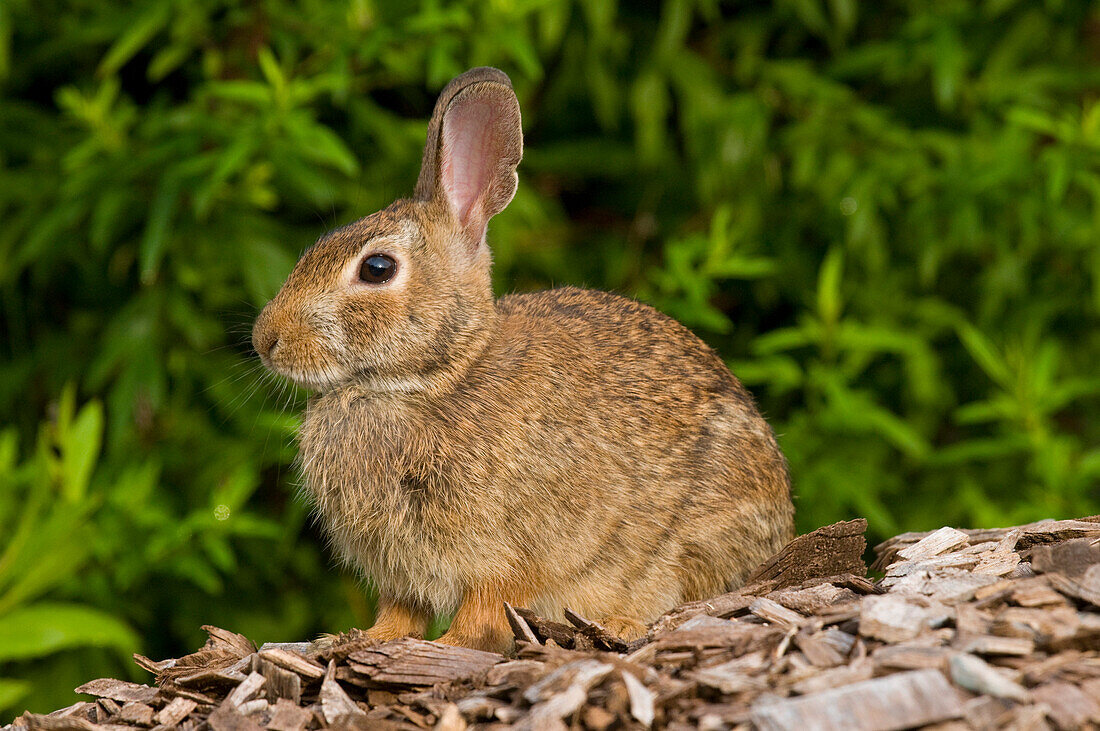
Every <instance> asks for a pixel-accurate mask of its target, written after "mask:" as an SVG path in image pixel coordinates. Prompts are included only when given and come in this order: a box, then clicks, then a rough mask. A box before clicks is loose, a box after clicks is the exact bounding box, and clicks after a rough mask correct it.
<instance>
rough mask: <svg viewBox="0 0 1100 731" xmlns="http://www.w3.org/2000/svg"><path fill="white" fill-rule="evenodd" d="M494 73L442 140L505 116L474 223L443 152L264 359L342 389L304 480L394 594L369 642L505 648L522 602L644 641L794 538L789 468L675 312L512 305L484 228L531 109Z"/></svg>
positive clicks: (315, 432) (334, 533)
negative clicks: (649, 631) (671, 613)
mask: <svg viewBox="0 0 1100 731" xmlns="http://www.w3.org/2000/svg"><path fill="white" fill-rule="evenodd" d="M471 73H472V74H473V75H472V76H471V78H470V79H468V80H467V81H466V82H464V81H463V80H464V78H465V75H464V76H463V77H459V78H458V79H456V80H455V81H453V82H452V83H451V84H450V85H449V86H448V89H447V90H446V91H445V93H444V95H442V96H441V101H440V104H439V105H437V109H436V114H435V117H433V122H432V126H431V127H430V128H429V129H430V133H431V131H432V130H434V134H435V135H436V137H437V140H438V138H439V135H441V134H442V133H441V131H440V130H441V129H442V127H443V126H444V125H445V122H446V120H447V119H448V117H447V116H446V115H447V114H448V111H449V110H450V109H453V108H454V107H453V105H454V104H455V103H456V102H455V101H453V100H459V102H458V103H462V100H464V99H465V100H469V99H474V100H475V101H477V102H478V103H486V104H490V105H494V106H492V107H491V109H492V110H493V113H492V114H491V115H489V117H488V118H489V119H490V124H491V125H493V130H492V134H491V139H490V140H489V142H488V143H487V144H484V145H481V146H480V147H477V149H489V150H490V151H491V152H490V153H489V154H491V155H492V156H493V157H492V162H493V167H492V170H493V171H494V172H493V173H492V180H491V181H489V183H488V192H487V193H486V194H484V195H481V196H480V197H478V198H477V200H476V201H475V204H476V205H475V206H471V208H470V210H472V211H474V213H472V214H470V215H468V216H466V217H465V218H464V217H463V215H462V213H461V212H458V211H456V208H455V205H454V204H453V202H449V201H451V199H449V198H448V197H447V195H445V194H444V193H443V192H441V191H440V185H439V183H438V180H439V178H440V173H439V170H441V169H443V168H444V167H445V166H446V165H448V164H451V160H450V159H449V158H448V157H447V154H448V153H447V151H446V150H441V149H440V145H438V144H434V143H433V139H432V137H429V143H428V145H427V146H426V148H425V158H426V162H425V171H427V172H425V173H423V174H422V175H421V184H420V185H418V189H417V192H418V198H417V199H416V200H410V201H398V202H396V203H394V204H393V205H392V206H390V207H389V208H388V209H386V210H384V211H381V212H379V213H376V214H374V215H372V216H368V217H367V218H365V219H362V220H361V221H358V222H356V223H354V224H351V225H350V226H347V227H345V228H343V229H340V230H338V231H335V232H333V233H331V234H329V235H328V236H326V237H324V238H322V239H321V240H320V241H319V242H318V243H317V244H316V245H315V246H314V247H313V248H312V249H310V250H309V251H308V252H307V253H306V254H305V255H304V256H303V257H302V259H301V261H299V263H298V265H297V266H296V267H295V269H294V271H293V272H292V273H291V275H290V277H289V279H288V280H287V282H286V284H285V285H284V287H283V289H282V290H281V291H280V292H279V294H278V295H277V296H276V297H275V299H274V300H272V301H271V302H270V303H269V304H268V306H267V307H265V308H264V311H263V312H262V313H261V315H260V317H259V318H258V319H257V321H256V325H255V329H254V333H253V341H254V343H255V345H256V349H257V351H258V352H259V353H260V355H261V358H262V359H263V360H264V362H265V364H266V365H268V366H269V367H271V368H273V369H274V370H276V371H278V372H281V373H283V374H285V375H288V376H290V377H292V378H294V379H295V380H297V381H299V382H300V383H303V384H304V385H307V386H310V387H312V388H314V389H316V390H317V391H319V393H318V395H317V396H316V397H314V398H313V399H312V400H311V402H310V404H309V406H308V408H307V411H306V415H305V420H304V423H303V426H302V430H301V435H300V439H301V460H302V466H303V471H304V474H305V477H306V482H307V486H308V489H309V492H310V494H311V496H312V497H313V499H314V500H315V501H316V505H317V509H318V511H319V513H320V515H321V517H322V519H323V523H324V525H325V527H326V529H327V531H328V533H329V535H330V536H331V537H332V539H333V543H334V545H335V546H336V548H337V549H338V551H339V553H340V555H341V556H342V557H343V559H344V560H345V561H347V562H348V563H350V564H351V565H354V566H356V567H358V568H359V569H360V570H361V571H362V572H363V573H364V574H365V575H366V576H368V577H370V578H371V579H372V580H373V581H374V582H375V584H376V585H377V587H378V590H379V592H380V596H381V602H380V612H379V619H378V621H377V622H376V624H375V626H374V627H373V628H372V629H371V631H370V634H372V635H373V636H375V637H378V638H380V639H390V638H393V637H398V636H401V635H404V634H422V633H423V631H424V629H425V628H426V626H427V621H428V618H429V616H430V615H431V614H433V613H442V612H449V611H454V610H455V609H457V610H458V613H457V615H456V616H455V619H454V622H453V623H452V626H451V629H450V631H449V632H448V633H447V634H446V635H444V637H443V638H442V641H445V642H450V643H454V644H461V645H467V646H472V647H481V648H487V649H497V650H499V649H503V648H504V647H506V645H507V644H508V643H509V638H510V632H509V631H508V626H507V623H506V621H505V618H504V614H503V611H502V605H501V603H502V602H503V601H508V602H511V603H513V604H517V605H524V606H531V607H533V608H534V609H535V611H537V612H540V613H542V614H545V615H549V616H560V615H561V613H562V609H563V608H565V607H569V608H570V609H572V610H574V611H576V612H578V613H580V614H581V615H584V616H587V617H591V618H593V619H596V620H599V621H604V622H607V623H608V624H609V625H611V626H613V627H614V628H616V629H617V630H618V631H620V632H622V633H624V634H627V635H635V634H637V633H638V632H639V631H641V630H642V629H643V627H644V623H646V622H648V621H651V620H652V619H654V618H655V617H656V616H658V615H659V614H660V613H662V612H663V611H665V610H667V609H669V608H671V607H672V606H674V605H676V604H677V603H680V602H683V601H688V600H693V599H700V598H705V597H708V596H712V595H714V594H716V593H719V592H721V591H723V590H725V589H726V588H728V587H731V586H736V585H739V584H740V583H741V582H743V581H744V579H745V576H746V575H747V573H748V571H750V570H751V569H752V568H754V567H755V566H756V565H758V564H759V563H760V562H761V561H763V560H764V559H765V558H767V557H768V556H769V555H770V554H772V553H773V552H774V551H776V550H777V549H778V548H779V547H780V546H781V545H782V544H783V543H784V542H785V541H786V540H787V539H788V538H789V537H790V536H791V534H792V516H793V506H792V504H791V498H790V483H789V479H788V476H787V467H786V462H785V460H784V459H783V456H782V454H781V453H780V451H779V447H778V445H777V444H776V441H775V437H774V435H773V433H772V431H771V429H770V428H769V427H768V425H767V423H766V422H765V421H764V420H763V418H761V416H760V415H759V413H758V412H757V410H756V408H755V407H754V405H753V402H752V398H751V396H749V394H748V393H747V392H746V391H745V389H744V388H743V387H742V386H741V384H740V383H739V382H738V381H737V379H736V378H734V377H733V376H732V375H731V374H730V372H729V371H728V369H727V368H726V366H725V365H724V364H723V363H722V361H721V360H720V359H719V358H718V357H717V356H716V355H715V354H714V352H713V351H711V350H710V349H709V348H708V347H707V346H706V345H705V344H703V343H702V342H701V341H700V340H699V339H698V338H696V337H695V336H694V335H693V334H692V333H691V332H690V331H688V330H687V329H686V328H684V327H683V326H682V325H680V324H679V323H677V322H675V321H674V320H672V319H670V318H668V317H666V316H664V315H662V314H661V313H659V312H657V311H656V310H654V309H652V308H650V307H648V306H646V305H643V304H639V303H637V302H634V301H632V300H629V299H625V298H622V297H617V296H615V295H611V294H606V293H603V292H594V291H586V290H579V289H573V288H565V289H558V290H551V291H547V292H538V293H534V294H521V295H511V296H508V297H504V298H502V299H500V300H497V301H494V299H493V297H492V293H491V289H490V281H489V269H490V255H489V251H488V248H487V247H486V246H485V244H484V240H483V237H484V222H483V221H482V217H483V219H484V221H485V222H487V220H488V218H489V217H491V216H492V215H494V214H495V213H497V212H499V210H500V209H502V208H503V207H504V205H506V204H507V202H508V200H510V199H511V193H512V190H514V184H513V187H512V190H509V189H508V179H507V178H508V176H509V175H511V176H514V175H515V172H514V171H515V166H516V165H518V163H519V155H518V154H517V152H516V150H515V145H518V144H521V143H520V142H518V130H519V117H518V106H517V107H515V112H514V115H513V113H512V111H511V109H512V106H511V105H512V102H514V95H512V93H511V88H510V86H506V85H505V83H506V81H507V77H504V76H503V74H500V75H499V76H496V75H495V74H491V73H489V72H486V71H485V70H477V71H476V72H471ZM496 73H497V74H499V72H496ZM501 77H503V79H504V80H503V81H501ZM479 90H480V91H479ZM505 92H507V93H505ZM509 99H510V100H512V102H510V101H509ZM484 100H488V101H484ZM497 106H500V107H501V108H502V109H503V111H500V112H499V113H497V112H496V109H497ZM483 116H484V115H483ZM478 129H479V130H480V128H478ZM465 131H466V130H465V129H464V128H460V129H458V130H457V131H456V132H455V133H454V134H455V135H459V137H456V139H461V134H463V133H464V132H465ZM456 144H458V143H456ZM429 158H430V160H429ZM501 159H505V160H506V162H507V164H500V160H501ZM426 179H427V181H428V182H425V180H426ZM432 181H435V182H432ZM501 191H504V192H503V193H502V192H501ZM477 206H482V208H477ZM373 251H385V252H387V253H389V254H390V255H392V256H393V257H394V258H395V259H396V260H397V261H398V262H399V269H398V275H397V276H396V277H395V279H394V280H393V282H392V283H390V285H384V286H380V287H375V286H370V285H364V284H362V283H358V282H357V281H352V280H354V277H352V278H351V279H349V277H348V272H353V273H355V272H357V271H358V269H357V262H358V261H359V260H360V259H361V258H363V257H364V256H366V255H367V254H369V253H371V252H373Z"/></svg>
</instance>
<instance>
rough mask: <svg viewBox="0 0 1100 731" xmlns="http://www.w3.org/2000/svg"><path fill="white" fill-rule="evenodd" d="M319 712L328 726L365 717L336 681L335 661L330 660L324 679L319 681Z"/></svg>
mask: <svg viewBox="0 0 1100 731" xmlns="http://www.w3.org/2000/svg"><path fill="white" fill-rule="evenodd" d="M320 700H321V712H322V713H323V714H324V716H325V721H327V722H328V724H329V725H330V726H332V725H335V724H348V723H350V722H352V721H353V719H355V718H357V717H365V716H366V714H365V713H364V712H363V710H362V709H361V708H359V706H357V705H355V701H353V700H352V699H351V698H350V697H348V694H347V693H346V692H345V691H344V689H343V688H341V687H340V684H339V683H337V682H336V662H335V661H330V662H329V666H328V670H327V671H326V672H325V679H324V680H323V681H322V682H321V692H320Z"/></svg>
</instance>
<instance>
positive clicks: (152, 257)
mask: <svg viewBox="0 0 1100 731" xmlns="http://www.w3.org/2000/svg"><path fill="white" fill-rule="evenodd" d="M179 194H180V180H179V178H178V177H176V176H175V175H173V174H171V173H170V174H168V175H166V176H164V177H163V178H161V181H160V185H159V186H158V188H157V194H156V196H155V197H154V198H153V204H152V206H150V208H149V217H148V219H147V220H146V224H145V233H144V235H143V236H142V238H141V259H140V262H139V264H140V267H141V281H142V283H143V284H152V283H153V281H155V280H156V276H157V270H158V269H159V268H160V260H161V257H162V256H163V254H164V248H165V246H167V244H168V232H169V229H170V228H171V225H172V217H173V216H174V215H175V210H176V204H177V202H178V201H179Z"/></svg>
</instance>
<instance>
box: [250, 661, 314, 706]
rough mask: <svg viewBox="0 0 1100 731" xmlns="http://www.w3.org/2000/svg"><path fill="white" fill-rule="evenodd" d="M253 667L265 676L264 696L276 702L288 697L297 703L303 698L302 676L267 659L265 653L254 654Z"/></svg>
mask: <svg viewBox="0 0 1100 731" xmlns="http://www.w3.org/2000/svg"><path fill="white" fill-rule="evenodd" d="M252 667H253V669H254V670H255V671H256V672H258V673H259V674H260V675H262V676H264V680H265V681H266V682H265V683H264V696H265V697H266V698H267V699H268V700H269V701H271V702H272V703H274V702H275V701H277V700H278V699H280V698H286V699H287V700H289V701H292V702H294V703H295V704H297V703H300V702H301V700H302V676H301V675H299V674H298V673H294V672H291V671H289V670H285V669H283V668H281V667H279V666H278V665H276V664H275V663H273V662H269V661H268V660H265V659H264V657H263V655H260V654H257V655H253V662H252Z"/></svg>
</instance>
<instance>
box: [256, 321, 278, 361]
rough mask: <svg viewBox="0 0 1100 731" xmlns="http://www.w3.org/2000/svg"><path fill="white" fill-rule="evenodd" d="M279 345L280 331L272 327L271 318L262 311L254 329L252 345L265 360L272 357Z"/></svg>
mask: <svg viewBox="0 0 1100 731" xmlns="http://www.w3.org/2000/svg"><path fill="white" fill-rule="evenodd" d="M278 345H279V333H278V332H277V331H276V329H275V328H274V327H271V325H270V320H269V319H268V318H267V317H265V316H264V314H263V313H261V315H260V317H259V319H258V320H256V326H255V327H254V328H253V329H252V347H253V348H255V349H256V352H257V353H258V354H259V355H260V358H262V359H263V360H268V359H270V358H271V356H272V354H273V353H274V352H275V348H276V347H277V346H278Z"/></svg>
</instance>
